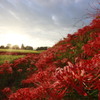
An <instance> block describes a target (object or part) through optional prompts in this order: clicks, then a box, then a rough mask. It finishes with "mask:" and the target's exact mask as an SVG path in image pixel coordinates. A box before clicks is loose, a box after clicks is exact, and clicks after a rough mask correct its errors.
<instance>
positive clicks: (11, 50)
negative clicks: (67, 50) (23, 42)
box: [0, 49, 44, 53]
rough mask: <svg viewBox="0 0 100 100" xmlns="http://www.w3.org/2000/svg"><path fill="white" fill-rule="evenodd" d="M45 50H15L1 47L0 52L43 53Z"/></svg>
mask: <svg viewBox="0 0 100 100" xmlns="http://www.w3.org/2000/svg"><path fill="white" fill-rule="evenodd" d="M43 51H44V50H39V51H36V50H15V49H0V52H18V53H41V52H43Z"/></svg>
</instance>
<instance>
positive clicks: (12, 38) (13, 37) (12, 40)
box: [4, 33, 27, 46]
mask: <svg viewBox="0 0 100 100" xmlns="http://www.w3.org/2000/svg"><path fill="white" fill-rule="evenodd" d="M26 40H27V37H26V36H24V35H23V34H20V33H6V34H5V36H4V41H5V43H8V44H11V45H18V46H21V44H22V43H24V42H25V41H26Z"/></svg>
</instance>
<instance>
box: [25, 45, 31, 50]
mask: <svg viewBox="0 0 100 100" xmlns="http://www.w3.org/2000/svg"><path fill="white" fill-rule="evenodd" d="M25 49H26V50H33V47H32V46H26V47H25Z"/></svg>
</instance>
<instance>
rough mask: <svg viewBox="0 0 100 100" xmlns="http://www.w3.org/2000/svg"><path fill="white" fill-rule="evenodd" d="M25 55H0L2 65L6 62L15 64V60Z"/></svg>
mask: <svg viewBox="0 0 100 100" xmlns="http://www.w3.org/2000/svg"><path fill="white" fill-rule="evenodd" d="M24 56H25V55H0V65H1V64H3V63H4V62H6V61H7V62H10V63H11V62H13V61H14V60H16V59H18V58H22V57H24Z"/></svg>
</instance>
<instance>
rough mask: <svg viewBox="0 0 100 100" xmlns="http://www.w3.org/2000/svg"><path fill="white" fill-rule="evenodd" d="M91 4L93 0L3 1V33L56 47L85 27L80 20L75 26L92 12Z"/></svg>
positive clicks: (0, 5) (0, 12) (0, 22)
mask: <svg viewBox="0 0 100 100" xmlns="http://www.w3.org/2000/svg"><path fill="white" fill-rule="evenodd" d="M90 2H92V0H0V26H1V27H0V30H1V31H2V32H3V33H6V32H7V31H10V30H13V31H17V33H20V34H28V35H29V36H30V37H32V38H34V39H33V40H32V38H31V40H32V41H33V42H34V41H36V40H37V41H38V40H40V41H41V42H40V43H42V44H44V43H48V44H49V45H50V44H51V45H53V44H54V43H56V42H57V41H59V40H60V39H61V38H62V37H64V36H65V35H67V34H68V33H73V32H74V31H76V30H77V29H78V28H80V27H81V26H82V22H81V21H80V23H78V26H77V27H73V25H74V24H75V23H76V22H77V21H78V20H80V19H81V18H83V15H85V14H86V13H87V9H90V8H89V3H90ZM82 21H83V22H84V23H86V24H88V23H89V22H90V20H82ZM35 38H36V39H35ZM37 38H38V39H37ZM43 41H44V43H43ZM47 41H48V42H47ZM35 43H36V42H35ZM33 44H34V43H33ZM42 44H41V45H42ZM38 45H39V44H38Z"/></svg>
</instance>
